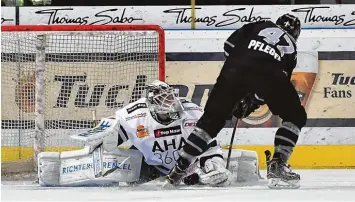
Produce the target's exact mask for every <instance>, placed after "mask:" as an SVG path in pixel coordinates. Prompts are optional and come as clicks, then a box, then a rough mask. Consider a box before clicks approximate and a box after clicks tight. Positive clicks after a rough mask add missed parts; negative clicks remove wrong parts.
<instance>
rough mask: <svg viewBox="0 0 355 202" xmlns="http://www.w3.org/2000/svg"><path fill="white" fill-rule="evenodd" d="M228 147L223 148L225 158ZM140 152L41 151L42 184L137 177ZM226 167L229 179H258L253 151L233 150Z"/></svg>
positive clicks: (91, 183) (92, 183)
mask: <svg viewBox="0 0 355 202" xmlns="http://www.w3.org/2000/svg"><path fill="white" fill-rule="evenodd" d="M227 153H228V151H223V156H224V159H225V160H226V158H227ZM142 158H143V157H142V154H141V153H140V152H139V151H138V150H132V149H119V148H117V149H116V150H114V151H112V152H104V151H103V149H102V147H98V148H96V149H95V150H94V151H93V152H92V153H90V147H85V148H84V149H82V150H76V151H68V152H61V153H60V152H42V153H40V154H39V156H38V178H39V184H40V185H41V186H95V185H111V184H115V183H118V182H138V181H139V180H140V174H141V166H142ZM229 170H230V171H231V172H232V178H233V179H231V181H232V182H233V181H234V182H246V181H257V180H259V168H258V156H257V153H256V152H255V151H249V150H232V155H231V161H230V167H229Z"/></svg>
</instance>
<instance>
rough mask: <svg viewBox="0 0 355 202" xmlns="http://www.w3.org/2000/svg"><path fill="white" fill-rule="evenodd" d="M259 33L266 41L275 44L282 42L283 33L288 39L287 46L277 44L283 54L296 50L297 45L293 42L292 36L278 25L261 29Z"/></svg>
mask: <svg viewBox="0 0 355 202" xmlns="http://www.w3.org/2000/svg"><path fill="white" fill-rule="evenodd" d="M258 35H259V36H262V37H264V41H266V42H267V43H268V44H270V45H274V46H275V45H276V44H278V43H279V42H280V38H281V37H282V35H283V38H284V39H285V40H286V42H287V45H286V46H281V45H276V47H277V48H278V49H279V50H280V52H281V54H282V55H283V54H292V53H294V52H295V47H294V45H293V43H292V40H291V38H290V37H289V36H288V35H287V34H286V33H285V31H283V30H281V29H280V28H278V27H269V28H265V29H263V30H261V31H260V32H259V34H258Z"/></svg>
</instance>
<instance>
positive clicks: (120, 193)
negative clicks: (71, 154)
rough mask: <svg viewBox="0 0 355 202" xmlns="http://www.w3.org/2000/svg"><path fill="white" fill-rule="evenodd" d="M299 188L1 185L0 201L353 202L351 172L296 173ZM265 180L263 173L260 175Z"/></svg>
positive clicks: (354, 174)
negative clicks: (298, 174) (168, 188)
mask: <svg viewBox="0 0 355 202" xmlns="http://www.w3.org/2000/svg"><path fill="white" fill-rule="evenodd" d="M296 172H298V173H300V174H301V188H299V189H294V190H271V189H269V188H268V187H267V186H266V184H267V181H266V180H262V181H260V182H259V183H258V184H256V185H249V186H242V185H234V186H232V187H223V188H210V187H185V186H184V187H182V188H180V189H179V190H164V191H162V190H160V185H161V184H162V183H161V182H159V183H158V182H155V183H149V184H145V185H141V186H139V187H77V188H68V187H57V188H46V187H39V186H38V185H37V184H34V183H32V182H23V181H22V182H18V181H17V182H10V181H2V186H1V192H2V193H1V200H3V201H9V200H17V201H69V200H70V201H118V202H120V201H130V202H135V201H157V202H158V201H164V202H174V201H185V202H190V201H204V202H206V201H214V202H224V201H235V202H239V201H250V200H253V201H264V200H267V201H355V169H349V170H296ZM262 176H265V171H262Z"/></svg>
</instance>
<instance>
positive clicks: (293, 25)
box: [276, 14, 301, 41]
mask: <svg viewBox="0 0 355 202" xmlns="http://www.w3.org/2000/svg"><path fill="white" fill-rule="evenodd" d="M276 24H277V25H278V26H280V27H281V28H282V29H283V30H285V31H286V32H287V33H288V34H290V35H291V36H292V37H293V38H294V39H295V40H296V41H297V39H298V37H299V36H300V33H301V22H300V20H299V19H298V18H297V17H295V16H293V15H291V14H285V15H283V16H281V17H279V18H278V19H277V21H276Z"/></svg>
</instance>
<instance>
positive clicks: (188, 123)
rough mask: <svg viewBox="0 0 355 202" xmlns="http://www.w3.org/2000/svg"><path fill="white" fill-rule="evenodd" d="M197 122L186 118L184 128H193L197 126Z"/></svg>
mask: <svg viewBox="0 0 355 202" xmlns="http://www.w3.org/2000/svg"><path fill="white" fill-rule="evenodd" d="M196 124H197V121H196V120H185V121H184V124H183V126H184V128H193V127H195V126H196Z"/></svg>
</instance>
